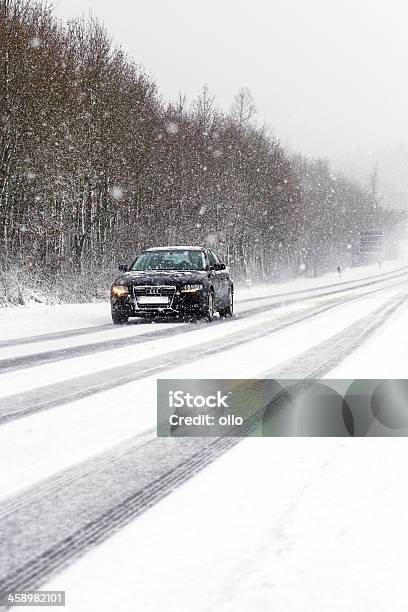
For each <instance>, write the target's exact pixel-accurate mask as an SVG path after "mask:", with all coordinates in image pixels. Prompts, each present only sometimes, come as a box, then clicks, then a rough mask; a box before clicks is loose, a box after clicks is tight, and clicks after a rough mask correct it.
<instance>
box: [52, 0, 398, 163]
mask: <svg viewBox="0 0 408 612" xmlns="http://www.w3.org/2000/svg"><path fill="white" fill-rule="evenodd" d="M54 6H55V9H56V13H57V15H59V16H60V17H63V18H70V17H73V16H76V15H81V14H83V13H84V12H85V13H86V12H87V11H88V10H89V9H91V11H92V13H94V14H95V15H96V16H98V17H100V18H101V19H102V21H104V23H105V25H106V26H107V28H108V30H109V31H110V32H111V34H112V35H113V37H114V39H115V41H116V42H117V43H121V44H122V46H123V47H124V49H125V50H126V51H128V52H129V53H130V54H131V55H132V56H133V57H134V58H135V59H136V61H137V62H139V63H141V64H142V65H143V66H144V67H145V68H146V70H147V71H148V72H149V73H151V74H152V75H153V76H154V78H155V80H156V81H157V83H158V85H159V89H160V90H161V92H162V94H163V95H164V96H165V98H169V99H174V98H176V97H177V96H178V93H179V92H180V91H182V92H183V93H185V94H186V95H187V96H188V98H190V99H192V98H193V97H194V96H195V95H196V94H197V92H198V91H199V89H200V88H201V87H202V85H203V84H204V83H207V84H208V86H209V88H210V90H211V91H212V92H213V93H214V94H215V96H216V100H217V102H218V104H219V105H220V106H221V107H223V108H224V109H228V108H229V107H230V104H231V101H232V98H233V96H234V94H235V92H236V91H237V90H238V88H239V87H240V86H242V85H246V86H248V87H249V88H250V89H251V90H252V92H253V94H254V96H255V99H256V104H257V108H258V120H259V121H261V122H264V121H266V122H267V123H268V124H269V125H270V126H271V127H272V128H273V129H274V131H275V133H276V135H277V136H279V137H280V139H281V140H282V142H283V143H285V144H290V146H291V147H292V148H293V149H295V150H300V151H302V152H303V153H305V154H309V155H319V156H326V155H327V156H332V155H335V156H337V155H344V154H346V153H347V151H348V150H355V149H356V148H359V147H363V148H365V149H368V150H370V149H373V148H377V147H393V146H395V145H399V144H400V143H405V144H408V120H407V113H408V85H407V79H408V70H407V66H408V42H407V41H408V35H407V23H408V2H406V0H336V1H334V0H247V1H245V2H244V1H242V0H200V1H198V0H173V1H170V0H143V1H142V0H54Z"/></svg>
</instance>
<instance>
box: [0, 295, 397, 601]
mask: <svg viewBox="0 0 408 612" xmlns="http://www.w3.org/2000/svg"><path fill="white" fill-rule="evenodd" d="M407 299H408V296H407V294H406V292H404V293H403V294H401V295H399V296H397V297H394V298H391V299H390V300H388V301H387V302H386V303H385V304H384V305H382V306H381V307H380V308H378V309H376V310H375V311H373V312H372V313H370V314H369V315H368V316H364V317H362V318H360V319H359V320H357V321H356V322H355V323H353V324H351V325H349V326H348V327H347V328H345V329H344V330H343V331H342V332H339V333H337V334H335V335H334V336H332V337H331V338H330V339H328V340H326V341H324V342H321V343H320V344H318V345H316V346H315V347H313V348H312V349H309V350H307V351H304V352H303V353H302V354H300V355H298V356H296V357H295V358H293V359H291V360H288V361H287V362H285V363H284V364H282V366H280V367H278V368H274V369H273V370H271V371H269V372H267V373H265V374H269V375H270V376H274V377H279V378H283V377H288V373H290V378H293V375H294V373H296V372H299V371H303V372H305V370H304V368H305V363H306V364H307V366H306V367H307V368H310V367H312V368H313V369H312V370H308V372H307V375H306V376H305V377H304V378H303V380H301V381H300V382H299V386H298V388H297V389H296V391H295V392H296V393H301V392H302V391H303V390H305V389H307V388H308V386H311V385H312V384H313V380H315V379H319V378H321V377H322V376H323V375H325V374H327V373H328V372H329V371H330V370H331V369H332V368H333V367H334V366H336V365H338V364H339V363H340V362H341V361H342V360H343V359H344V358H345V357H347V356H348V355H349V354H351V353H352V352H353V351H355V350H356V349H357V348H359V347H360V346H362V345H363V344H364V342H366V340H367V339H368V338H370V337H371V336H372V335H373V334H374V333H375V332H376V331H377V330H378V329H379V328H380V327H381V326H382V325H383V324H384V323H385V322H386V321H387V320H388V319H389V317H391V316H392V315H393V314H394V313H395V311H396V310H397V309H398V308H400V307H401V306H402V305H403V304H404V303H405V302H406V301H407ZM301 367H303V370H299V368H301ZM246 391H248V389H247V390H246ZM292 397H293V393H292ZM278 408H279V410H282V409H284V408H285V403H284V402H282V405H281V406H279V407H278ZM264 409H265V406H261V407H260V408H259V409H258V410H257V411H256V412H255V413H254V414H253V415H252V416H251V417H250V418H249V419H248V420H247V422H246V423H245V427H244V428H240V433H241V434H242V433H247V434H250V433H251V432H252V431H254V429H256V428H257V427H258V426H259V424H260V422H261V420H262V418H263V414H264ZM240 439H241V438H236V437H223V438H215V439H214V438H201V439H199V438H183V439H181V438H176V439H175V438H155V439H153V440H151V441H148V442H147V443H146V444H141V445H140V444H139V445H137V444H136V445H135V439H134V438H133V439H132V440H130V441H127V442H126V443H125V444H124V445H123V448H122V451H120V450H118V449H115V450H114V451H111V452H108V453H104V454H103V455H101V456H100V457H99V458H98V460H97V461H96V462H95V460H93V463H92V462H91V461H89V462H85V463H84V464H83V465H82V466H79V467H78V466H76V467H74V468H71V470H67V471H66V472H65V473H63V474H62V475H61V474H60V475H57V476H56V477H53V478H51V479H48V480H47V481H45V482H43V483H38V484H37V486H35V487H33V489H32V490H31V491H29V492H27V493H23V494H21V495H20V496H18V497H17V498H14V499H12V500H10V501H9V502H4V503H3V504H1V505H0V509H1V518H2V520H1V523H0V537H1V539H2V542H3V547H2V548H1V549H0V568H1V569H0V592H8V591H15V590H23V589H33V588H37V587H38V586H40V585H41V584H43V583H44V581H45V580H48V579H49V578H50V577H52V576H53V575H55V574H56V573H57V572H58V571H60V570H61V569H62V568H63V567H64V566H66V565H67V564H69V563H72V562H73V560H74V559H76V558H78V557H79V556H81V555H82V554H84V553H85V552H86V551H87V550H89V549H90V548H92V547H93V546H95V545H97V544H99V543H100V542H102V541H103V540H105V539H106V538H108V537H109V536H110V535H111V534H112V533H114V532H115V531H117V530H118V529H120V528H121V527H123V526H125V525H126V524H128V523H129V522H130V521H132V520H133V519H134V518H136V517H137V516H139V515H140V514H141V513H142V512H144V511H146V510H147V509H148V508H150V507H151V506H152V505H154V504H155V503H157V502H158V501H160V500H161V499H162V498H163V497H165V496H167V495H168V494H170V493H171V492H172V491H173V490H174V489H175V488H176V487H178V486H180V485H181V484H183V483H184V482H186V481H187V480H188V479H190V478H191V477H192V476H194V475H195V474H196V473H197V472H198V471H200V470H202V469H203V468H204V467H205V466H206V465H208V464H209V463H212V462H213V461H214V460H215V459H217V457H219V456H220V455H222V454H223V453H225V452H226V451H227V450H229V449H230V448H231V447H232V446H234V445H235V444H237V443H238V442H239V441H240ZM114 453H116V454H114ZM98 462H99V463H98ZM87 468H88V469H87ZM78 470H80V472H79V474H80V475H79V477H75V471H77V473H78ZM70 473H71V475H72V477H71V478H70V477H69V475H70ZM106 483H110V486H109V488H108V487H107V485H106ZM50 487H51V488H52V487H53V496H52V497H51V496H49V495H47V492H48V491H50V490H51V489H50Z"/></svg>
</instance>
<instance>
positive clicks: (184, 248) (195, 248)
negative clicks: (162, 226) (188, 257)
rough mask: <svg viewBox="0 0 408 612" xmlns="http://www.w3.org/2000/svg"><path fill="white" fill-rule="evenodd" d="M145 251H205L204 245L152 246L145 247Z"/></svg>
mask: <svg viewBox="0 0 408 612" xmlns="http://www.w3.org/2000/svg"><path fill="white" fill-rule="evenodd" d="M146 251H205V247H199V246H163V247H152V248H151V249H146Z"/></svg>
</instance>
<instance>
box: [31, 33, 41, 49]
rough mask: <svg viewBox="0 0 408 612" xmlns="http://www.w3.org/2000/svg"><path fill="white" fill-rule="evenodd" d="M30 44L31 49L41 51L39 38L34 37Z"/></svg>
mask: <svg viewBox="0 0 408 612" xmlns="http://www.w3.org/2000/svg"><path fill="white" fill-rule="evenodd" d="M29 44H30V47H31V49H39V47H41V39H40V38H38V36H34V37H33V38H31V40H30V43H29Z"/></svg>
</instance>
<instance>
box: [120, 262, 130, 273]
mask: <svg viewBox="0 0 408 612" xmlns="http://www.w3.org/2000/svg"><path fill="white" fill-rule="evenodd" d="M118 268H119V272H129V271H130V268H129V266H128V265H126V264H119V266H118Z"/></svg>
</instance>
